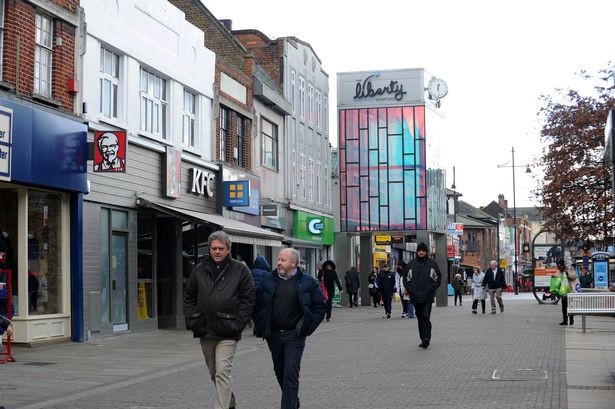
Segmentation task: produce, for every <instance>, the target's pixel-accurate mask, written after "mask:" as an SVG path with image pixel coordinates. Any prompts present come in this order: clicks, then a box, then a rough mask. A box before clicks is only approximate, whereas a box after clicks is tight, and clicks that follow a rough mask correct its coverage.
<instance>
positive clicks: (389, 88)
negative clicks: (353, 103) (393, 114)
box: [354, 73, 407, 101]
mask: <svg viewBox="0 0 615 409" xmlns="http://www.w3.org/2000/svg"><path fill="white" fill-rule="evenodd" d="M379 76H380V73H375V74H372V75H370V76H368V77H367V78H365V79H364V80H363V81H359V82H357V85H356V87H355V94H354V98H355V99H361V98H369V97H378V96H380V95H383V94H393V97H394V98H395V100H396V101H401V100H402V98H403V97H404V95H405V94H407V92H405V91H404V86H403V85H402V84H400V83H399V82H398V81H394V80H391V81H390V82H389V83H388V84H387V85H384V86H383V87H380V88H374V86H373V85H372V81H371V79H372V78H378V77H379Z"/></svg>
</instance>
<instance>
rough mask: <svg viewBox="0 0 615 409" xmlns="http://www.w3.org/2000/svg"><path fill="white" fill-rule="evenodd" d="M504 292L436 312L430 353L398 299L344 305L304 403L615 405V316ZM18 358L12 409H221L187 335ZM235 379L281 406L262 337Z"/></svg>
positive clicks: (245, 402) (5, 370)
mask: <svg viewBox="0 0 615 409" xmlns="http://www.w3.org/2000/svg"><path fill="white" fill-rule="evenodd" d="M505 298H506V299H505V307H506V309H505V313H504V314H499V313H498V314H496V315H490V314H489V313H487V314H486V315H482V314H478V315H472V314H471V313H470V304H471V303H470V302H469V300H468V301H466V302H465V303H464V306H463V307H454V306H449V307H440V308H436V307H434V309H433V314H432V321H433V324H434V328H433V337H432V344H431V346H430V347H429V348H428V349H427V350H423V349H421V348H419V347H418V344H419V342H420V340H419V338H418V335H417V333H418V331H417V328H416V322H415V320H410V319H402V318H400V317H399V313H400V305H399V304H394V307H393V313H394V316H393V318H391V319H383V318H382V310H381V309H380V308H378V309H374V308H372V307H361V308H353V309H348V308H338V309H335V310H334V311H333V318H332V320H331V322H328V323H327V322H324V323H323V324H322V325H321V326H320V328H319V329H318V331H317V332H316V333H315V334H314V335H313V336H312V337H310V338H309V340H308V345H307V348H306V351H305V355H304V360H303V364H302V371H301V392H300V396H301V408H302V409H303V408H305V409H310V408H313V409H320V408H323V409H324V408H327V409H359V408H370V409H398V408H399V409H401V408H494V407H497V408H498V409H504V408H511V409H512V408H515V409H517V408H571V409H577V408H578V409H580V408H592V409H612V408H613V407H615V405H614V404H613V402H615V319H613V318H610V317H589V318H588V328H589V329H590V331H588V332H587V333H585V334H583V333H581V329H580V319H579V320H578V324H576V325H575V326H574V327H561V326H559V325H558V322H559V321H560V315H559V314H560V306H559V305H538V303H537V302H536V301H535V300H534V299H533V297H532V296H531V295H527V294H519V295H517V296H515V295H513V294H506V295H505ZM450 304H452V298H451V299H450ZM488 308H489V307H488ZM14 356H15V358H16V360H17V362H15V363H9V364H4V365H0V379H1V381H0V406H5V407H6V408H7V409H17V408H22V409H24V408H28V409H31V408H69V407H70V408H104V409H106V408H108V409H112V408H113V409H117V408H133V409H146V408H197V407H200V408H212V407H213V398H212V395H213V386H212V384H211V381H210V380H209V379H208V376H207V372H206V368H205V364H204V360H203V357H202V355H201V352H200V348H199V345H198V341H197V340H195V339H193V338H192V337H191V335H190V334H189V333H188V332H186V331H163V330H161V331H152V332H145V333H130V334H126V335H122V336H115V337H110V338H104V339H93V340H90V341H89V342H85V343H66V344H59V345H48V346H40V347H35V348H20V347H16V348H14ZM233 376H234V382H235V392H236V395H237V400H238V408H240V409H244V408H249V409H271V408H275V407H278V405H279V403H278V402H279V398H280V392H279V388H278V385H277V383H276V382H275V378H274V376H273V370H272V367H271V360H270V356H269V352H268V350H267V347H266V344H265V343H264V341H262V340H260V339H257V338H255V337H253V336H252V335H250V334H245V336H244V339H243V340H242V341H241V342H240V347H239V349H238V353H237V356H236V359H235V368H234V370H233Z"/></svg>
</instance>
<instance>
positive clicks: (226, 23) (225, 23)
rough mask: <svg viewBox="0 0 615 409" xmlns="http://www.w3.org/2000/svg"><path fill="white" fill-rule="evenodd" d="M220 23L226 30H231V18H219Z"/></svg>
mask: <svg viewBox="0 0 615 409" xmlns="http://www.w3.org/2000/svg"><path fill="white" fill-rule="evenodd" d="M220 23H222V25H223V26H224V28H226V29H227V30H228V31H233V20H231V19H228V18H225V19H220Z"/></svg>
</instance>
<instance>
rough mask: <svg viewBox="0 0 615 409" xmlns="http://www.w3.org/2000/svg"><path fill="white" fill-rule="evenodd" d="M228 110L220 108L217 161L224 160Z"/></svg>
mask: <svg viewBox="0 0 615 409" xmlns="http://www.w3.org/2000/svg"><path fill="white" fill-rule="evenodd" d="M228 116H229V112H228V109H226V108H224V107H220V134H219V135H218V159H219V160H226V153H225V149H226V138H227V135H228V125H229V118H228Z"/></svg>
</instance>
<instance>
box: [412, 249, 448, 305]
mask: <svg viewBox="0 0 615 409" xmlns="http://www.w3.org/2000/svg"><path fill="white" fill-rule="evenodd" d="M441 282H442V274H441V273H440V267H438V264H437V263H436V262H435V261H434V260H432V259H430V258H429V257H427V256H425V257H423V258H421V259H419V258H418V257H417V258H415V259H412V260H410V262H409V263H408V265H407V266H406V269H405V270H404V274H403V283H404V287H405V288H406V291H407V292H408V294H409V295H410V302H411V303H413V304H420V303H432V302H433V300H434V298H435V296H436V290H437V289H438V287H440V283H441Z"/></svg>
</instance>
